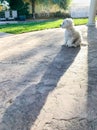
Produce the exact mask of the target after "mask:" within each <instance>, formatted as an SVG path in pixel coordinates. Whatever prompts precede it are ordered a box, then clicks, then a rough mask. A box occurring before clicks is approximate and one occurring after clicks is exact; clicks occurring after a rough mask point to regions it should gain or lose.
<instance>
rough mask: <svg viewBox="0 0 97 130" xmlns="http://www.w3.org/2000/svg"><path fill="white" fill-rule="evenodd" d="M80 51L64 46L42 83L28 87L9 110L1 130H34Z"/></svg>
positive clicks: (6, 112) (3, 119)
mask: <svg viewBox="0 0 97 130" xmlns="http://www.w3.org/2000/svg"><path fill="white" fill-rule="evenodd" d="M79 50H80V48H79V47H78V48H68V47H65V46H62V48H61V49H60V51H59V52H58V54H57V55H56V57H55V58H54V59H53V61H52V62H51V63H50V64H49V65H48V68H47V70H46V72H45V73H44V75H43V77H42V78H41V81H40V82H39V83H38V84H36V85H35V84H32V85H30V86H29V87H27V89H25V90H24V91H23V92H22V93H21V95H19V96H18V97H17V98H16V99H15V100H14V102H13V103H12V104H11V105H10V106H9V107H8V108H7V110H6V111H5V113H4V116H3V118H2V123H3V125H2V126H3V129H1V130H30V128H31V127H32V128H33V125H34V122H35V121H36V119H37V118H38V115H39V113H40V111H41V109H42V108H43V106H44V104H45V102H46V99H47V96H48V94H49V93H50V92H51V91H53V90H54V88H55V87H57V83H58V82H59V80H60V77H61V76H62V75H63V74H64V73H65V72H66V70H67V69H68V68H69V67H70V65H71V64H72V63H73V61H74V59H75V57H76V55H77V54H78V52H79ZM30 73H31V72H30ZM32 78H34V77H32Z"/></svg>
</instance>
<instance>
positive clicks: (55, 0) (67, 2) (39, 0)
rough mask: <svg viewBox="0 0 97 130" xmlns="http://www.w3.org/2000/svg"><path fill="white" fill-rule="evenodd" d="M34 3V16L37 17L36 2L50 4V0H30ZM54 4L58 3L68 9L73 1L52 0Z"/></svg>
mask: <svg viewBox="0 0 97 130" xmlns="http://www.w3.org/2000/svg"><path fill="white" fill-rule="evenodd" d="M30 1H31V3H32V17H33V19H35V5H36V2H40V3H43V4H48V2H49V1H48V0H30ZM50 1H51V2H52V3H53V4H58V5H59V7H60V8H62V9H64V10H66V9H67V8H68V6H69V4H70V2H71V0H50Z"/></svg>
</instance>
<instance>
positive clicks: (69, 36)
mask: <svg viewBox="0 0 97 130" xmlns="http://www.w3.org/2000/svg"><path fill="white" fill-rule="evenodd" d="M61 27H62V28H65V29H66V30H65V45H66V46H68V47H77V46H80V45H81V41H82V38H81V35H80V32H79V31H77V30H76V29H75V27H74V23H73V20H72V19H71V18H66V19H65V20H64V21H63V23H62V25H61Z"/></svg>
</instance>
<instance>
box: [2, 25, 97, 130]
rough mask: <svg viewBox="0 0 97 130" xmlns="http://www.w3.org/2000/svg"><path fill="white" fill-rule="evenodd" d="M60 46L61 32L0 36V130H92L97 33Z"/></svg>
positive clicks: (96, 124) (95, 124)
mask: <svg viewBox="0 0 97 130" xmlns="http://www.w3.org/2000/svg"><path fill="white" fill-rule="evenodd" d="M76 28H78V29H79V30H80V31H81V32H82V35H83V41H84V43H85V44H87V45H86V46H81V48H67V47H64V30H62V29H49V30H44V31H38V32H30V33H24V34H20V35H10V36H8V35H6V36H5V35H2V36H1V37H0V130H97V100H96V99H97V91H96V90H97V52H96V51H97V36H96V35H97V29H96V27H95V28H94V27H89V28H88V27H87V26H78V27H76Z"/></svg>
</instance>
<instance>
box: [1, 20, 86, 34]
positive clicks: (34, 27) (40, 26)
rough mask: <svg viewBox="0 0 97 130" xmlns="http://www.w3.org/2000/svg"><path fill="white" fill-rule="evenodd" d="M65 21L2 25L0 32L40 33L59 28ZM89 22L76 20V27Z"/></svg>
mask: <svg viewBox="0 0 97 130" xmlns="http://www.w3.org/2000/svg"><path fill="white" fill-rule="evenodd" d="M62 21H63V19H59V20H46V21H42V22H38V21H37V22H26V23H25V22H24V23H23V22H22V23H17V24H6V25H0V32H6V33H12V34H20V33H24V32H31V31H38V30H44V29H50V28H59V27H60V24H61V23H62ZM87 22H88V19H87V18H85V19H74V23H75V25H83V24H86V23H87Z"/></svg>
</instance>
